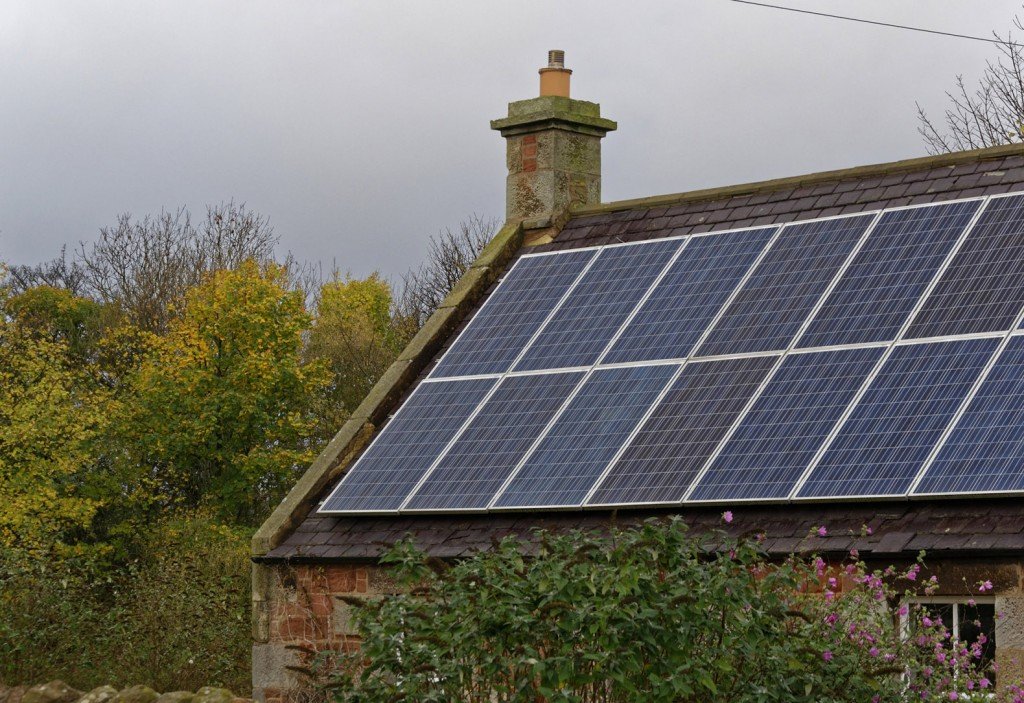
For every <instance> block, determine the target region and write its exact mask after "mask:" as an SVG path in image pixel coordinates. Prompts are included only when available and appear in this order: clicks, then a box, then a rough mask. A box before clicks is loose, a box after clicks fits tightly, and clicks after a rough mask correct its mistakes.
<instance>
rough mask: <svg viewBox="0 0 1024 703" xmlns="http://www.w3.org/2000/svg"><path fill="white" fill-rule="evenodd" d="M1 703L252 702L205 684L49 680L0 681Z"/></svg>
mask: <svg viewBox="0 0 1024 703" xmlns="http://www.w3.org/2000/svg"><path fill="white" fill-rule="evenodd" d="M0 703H252V699H250V698H239V697H238V696H236V695H235V694H234V693H232V692H231V691H229V690H227V689H226V688H215V687H213V686H204V687H203V688H200V689H199V690H198V691H168V692H166V693H159V692H157V691H154V690H153V689H152V688H150V687H149V686H144V685H141V684H140V685H137V686H129V687H128V688H123V689H120V690H118V689H116V688H114V687H113V686H97V687H96V688H94V689H92V690H91V691H89V692H88V693H85V692H83V691H79V690H77V689H75V688H72V687H71V686H69V685H67V684H66V683H64V682H63V681H50V682H49V683H45V684H39V685H38V686H4V685H2V684H0Z"/></svg>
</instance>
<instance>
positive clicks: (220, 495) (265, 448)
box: [121, 261, 326, 525]
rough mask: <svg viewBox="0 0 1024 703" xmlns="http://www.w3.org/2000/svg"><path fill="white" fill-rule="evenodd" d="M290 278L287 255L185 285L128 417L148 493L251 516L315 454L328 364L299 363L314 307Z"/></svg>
mask: <svg viewBox="0 0 1024 703" xmlns="http://www.w3.org/2000/svg"><path fill="white" fill-rule="evenodd" d="M287 282H288V281H287V274H286V271H285V269H284V268H283V267H282V266H278V265H275V264H267V265H260V264H257V263H256V262H253V261H247V262H243V263H242V264H241V265H239V266H238V267H237V268H235V269H234V270H222V271H217V272H215V273H212V274H210V275H209V276H208V277H207V279H206V280H205V281H204V282H203V283H201V284H199V285H198V286H196V287H194V288H192V289H191V290H189V291H188V292H187V293H186V295H185V299H184V303H183V309H182V311H181V313H180V315H179V316H177V317H175V318H173V319H172V320H171V321H170V323H169V329H168V332H167V334H166V335H164V336H163V337H160V338H158V339H156V340H155V349H154V352H153V353H152V354H150V355H149V356H148V358H146V359H145V361H143V363H142V365H141V367H140V369H139V371H138V372H137V374H136V375H135V378H134V381H133V388H132V393H133V398H132V401H131V406H132V407H131V410H130V412H129V413H128V417H127V418H126V420H125V422H124V424H123V426H122V428H121V441H122V443H123V444H124V445H125V446H127V447H130V457H129V463H130V464H131V465H133V466H137V467H138V469H137V474H136V477H137V481H138V485H142V486H143V487H144V489H143V491H142V493H143V494H147V493H148V494H155V496H157V497H158V499H159V500H160V501H161V502H166V501H168V500H169V501H172V504H173V505H175V506H182V507H195V506H201V505H210V506H213V507H215V508H216V509H217V511H218V512H219V514H220V516H221V517H222V518H223V519H226V520H228V521H230V522H232V523H235V524H246V525H251V524H256V523H257V522H258V521H259V519H260V518H261V517H262V516H263V515H265V514H266V512H267V511H268V510H269V509H270V508H272V507H273V506H274V505H275V504H276V503H277V501H278V500H280V498H281V497H282V495H283V493H284V491H285V490H286V489H287V488H288V487H289V486H290V485H291V483H292V481H293V480H294V478H295V477H296V476H297V475H298V474H299V473H301V471H302V470H304V469H305V467H306V465H307V464H308V462H309V461H311V460H312V458H313V456H314V454H315V450H316V449H317V447H316V446H315V444H314V443H313V442H311V441H309V440H308V439H307V438H308V437H310V435H311V434H312V430H313V422H314V417H313V410H312V407H311V406H312V404H313V403H312V399H313V398H315V397H317V396H318V394H319V393H320V392H321V389H322V388H323V386H324V385H325V383H326V371H325V369H324V368H323V365H322V364H320V363H317V362H313V363H308V364H305V363H303V359H302V346H303V334H304V333H305V331H306V329H307V328H308V327H309V324H310V317H309V315H308V313H307V312H306V310H305V305H304V299H303V295H302V293H301V292H299V291H294V290H289V289H288V286H287Z"/></svg>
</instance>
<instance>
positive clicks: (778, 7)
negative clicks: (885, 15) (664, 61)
mask: <svg viewBox="0 0 1024 703" xmlns="http://www.w3.org/2000/svg"><path fill="white" fill-rule="evenodd" d="M729 2H736V3H740V4H741V5H756V6H757V7H767V8H769V9H772V10H785V11H787V12H797V13H800V14H802V15H815V16H817V17H827V18H829V19H834V20H846V21H847V22H860V23H862V24H873V25H877V26H879V27H891V28H893V29H906V30H909V31H911V32H924V33H926V34H939V35H941V36H944V37H955V38H957V39H971V40H972V41H983V42H989V43H991V44H1001V45H1003V46H1015V47H1017V48H1024V44H1018V43H1016V42H1011V41H1005V40H1002V39H989V38H987V37H976V36H973V35H970V34H957V33H956V32H940V31H939V30H937V29H924V28H923V27H911V26H909V25H905V24H893V23H891V22H879V21H877V20H867V19H864V18H862V17H846V16H844V15H832V14H829V13H827V12H817V11H815V10H805V9H802V8H799V7H784V6H783V5H771V4H769V3H766V2H754V0H729Z"/></svg>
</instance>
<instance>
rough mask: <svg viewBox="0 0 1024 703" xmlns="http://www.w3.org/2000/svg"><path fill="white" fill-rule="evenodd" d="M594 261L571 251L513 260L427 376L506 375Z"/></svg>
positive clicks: (590, 253) (586, 253) (589, 254)
mask: <svg viewBox="0 0 1024 703" xmlns="http://www.w3.org/2000/svg"><path fill="white" fill-rule="evenodd" d="M594 256H595V252H593V251H571V252H567V253H564V254H548V255H545V256H528V257H523V258H521V259H519V261H517V262H516V264H515V266H514V267H513V268H512V270H511V271H509V272H508V275H506V276H505V278H504V280H503V281H502V282H501V285H499V286H498V287H497V288H496V289H495V291H494V293H492V294H491V296H490V297H489V298H488V299H487V302H486V303H485V304H484V305H483V307H481V308H480V312H478V313H477V314H476V316H475V317H474V318H473V320H472V322H471V323H470V324H469V325H468V326H467V327H466V329H465V330H464V331H463V332H462V334H461V335H459V338H458V339H457V340H456V341H455V344H453V345H452V348H451V349H450V350H449V351H448V353H447V354H445V355H444V357H443V358H442V359H441V361H440V362H439V363H438V365H437V368H435V369H434V371H433V373H432V376H433V377H435V378H438V377H444V376H472V375H475V374H491V373H503V372H505V371H507V370H508V368H509V367H510V366H511V365H512V362H513V361H515V360H516V358H517V357H518V356H519V353H520V352H521V351H522V350H523V348H524V347H525V346H526V344H527V342H529V341H530V338H531V337H533V335H534V333H536V331H537V330H538V329H540V326H541V324H543V322H544V320H545V318H547V316H548V314H549V313H550V312H551V311H552V310H554V308H555V306H556V305H557V304H558V301H559V300H561V299H562V297H563V296H564V295H565V293H566V291H568V290H569V287H570V286H571V285H572V284H573V282H574V281H575V280H576V279H577V278H578V277H579V275H580V273H581V272H582V271H583V269H584V268H585V267H586V265H587V263H588V262H589V261H590V260H591V259H592V258H594Z"/></svg>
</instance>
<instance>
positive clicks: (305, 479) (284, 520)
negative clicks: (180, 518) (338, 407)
mask: <svg viewBox="0 0 1024 703" xmlns="http://www.w3.org/2000/svg"><path fill="white" fill-rule="evenodd" d="M523 237H524V228H523V224H522V223H520V222H513V223H507V224H505V226H504V227H502V228H501V229H500V230H499V231H498V233H497V234H496V235H495V236H494V239H492V240H491V241H490V243H489V244H488V245H487V246H486V247H484V250H483V251H482V252H481V253H480V256H478V257H477V259H476V261H474V262H473V264H472V265H471V266H470V268H469V270H468V271H466V273H465V274H464V275H463V276H462V278H461V279H459V281H458V283H456V284H455V287H454V288H453V289H452V291H451V293H449V294H448V297H446V298H445V299H444V301H443V302H442V303H441V305H440V306H439V307H438V309H437V310H435V311H434V314H433V315H431V316H430V318H429V319H428V320H427V322H426V323H425V324H424V325H423V327H422V328H421V329H420V331H419V332H418V333H417V334H416V336H415V337H413V339H412V341H410V342H409V344H408V345H407V346H406V347H405V349H404V350H403V351H402V353H401V354H399V355H398V359H397V360H396V361H395V362H394V363H393V364H392V365H391V366H390V367H389V368H388V370H387V371H385V372H384V375H383V376H382V377H381V378H380V380H379V381H377V384H376V385H375V386H374V387H373V389H372V390H371V391H370V393H369V394H368V395H367V396H366V398H364V399H363V402H362V403H360V405H359V407H357V408H356V409H355V410H354V411H353V413H352V415H351V417H350V418H349V420H348V422H346V423H345V425H344V426H343V427H342V428H341V430H340V431H339V432H338V433H337V434H336V435H335V436H334V438H333V439H332V440H331V441H330V442H329V443H328V444H327V446H326V447H325V448H324V450H323V451H322V452H321V453H320V455H319V456H318V457H317V458H316V459H315V460H314V461H313V463H312V464H311V465H310V467H309V468H308V469H306V472H305V473H304V474H303V475H302V476H301V478H299V480H298V482H296V484H295V486H294V487H293V488H292V490H291V491H289V493H288V495H287V496H285V498H284V500H283V501H281V503H279V504H278V506H277V508H275V510H274V512H273V513H271V515H270V517H269V518H267V519H266V521H264V523H263V525H262V526H261V527H260V528H259V530H257V531H256V534H255V535H254V536H253V539H252V554H253V556H255V557H260V556H263V555H265V554H267V553H268V552H270V551H271V550H272V549H274V548H275V547H277V546H278V545H280V544H281V542H282V541H283V540H284V538H285V537H286V536H287V535H288V534H289V533H290V532H291V531H292V530H293V529H295V527H297V526H298V525H299V523H300V522H302V520H303V519H305V517H306V516H307V515H308V514H309V513H310V511H311V510H312V509H313V508H314V506H315V504H316V502H317V500H318V498H319V497H320V496H321V494H322V493H323V491H324V490H326V488H327V487H328V486H329V485H330V484H331V483H333V482H335V481H336V480H337V479H338V478H339V477H340V476H341V475H342V474H343V473H344V471H345V469H346V468H347V467H348V466H349V464H350V463H351V462H352V461H353V460H354V459H355V458H357V457H358V456H359V453H360V452H361V451H362V450H363V449H364V448H365V447H366V445H367V444H369V441H370V439H372V437H373V435H374V433H375V432H376V430H377V428H378V427H380V425H381V424H383V423H384V421H385V420H386V419H387V417H388V415H389V414H390V412H391V410H392V408H393V406H394V403H395V402H396V401H397V400H398V399H399V398H400V397H401V396H402V393H403V392H404V391H405V389H406V388H407V387H408V386H409V384H410V383H412V382H413V381H415V379H416V378H417V376H418V375H419V374H420V372H421V371H422V370H423V369H424V368H425V367H426V366H427V364H429V363H430V361H431V360H432V359H433V358H434V355H435V354H436V353H437V352H438V350H439V349H440V348H441V347H442V345H443V344H444V342H445V341H446V340H447V338H448V337H449V336H450V335H451V333H452V332H453V331H454V330H455V328H456V327H457V326H458V324H459V323H460V322H461V321H462V318H463V317H464V316H465V315H466V314H467V313H468V312H469V311H470V310H471V309H472V308H473V306H474V305H475V304H476V303H477V301H478V300H479V299H480V297H481V296H482V295H483V294H484V293H485V291H486V290H487V289H488V288H489V287H490V285H491V284H492V283H493V282H494V281H495V280H497V278H498V276H500V275H501V273H502V271H504V269H505V265H506V264H507V263H508V261H509V260H510V259H511V258H512V256H513V255H514V254H515V253H516V251H518V250H519V249H520V247H522V246H523Z"/></svg>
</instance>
